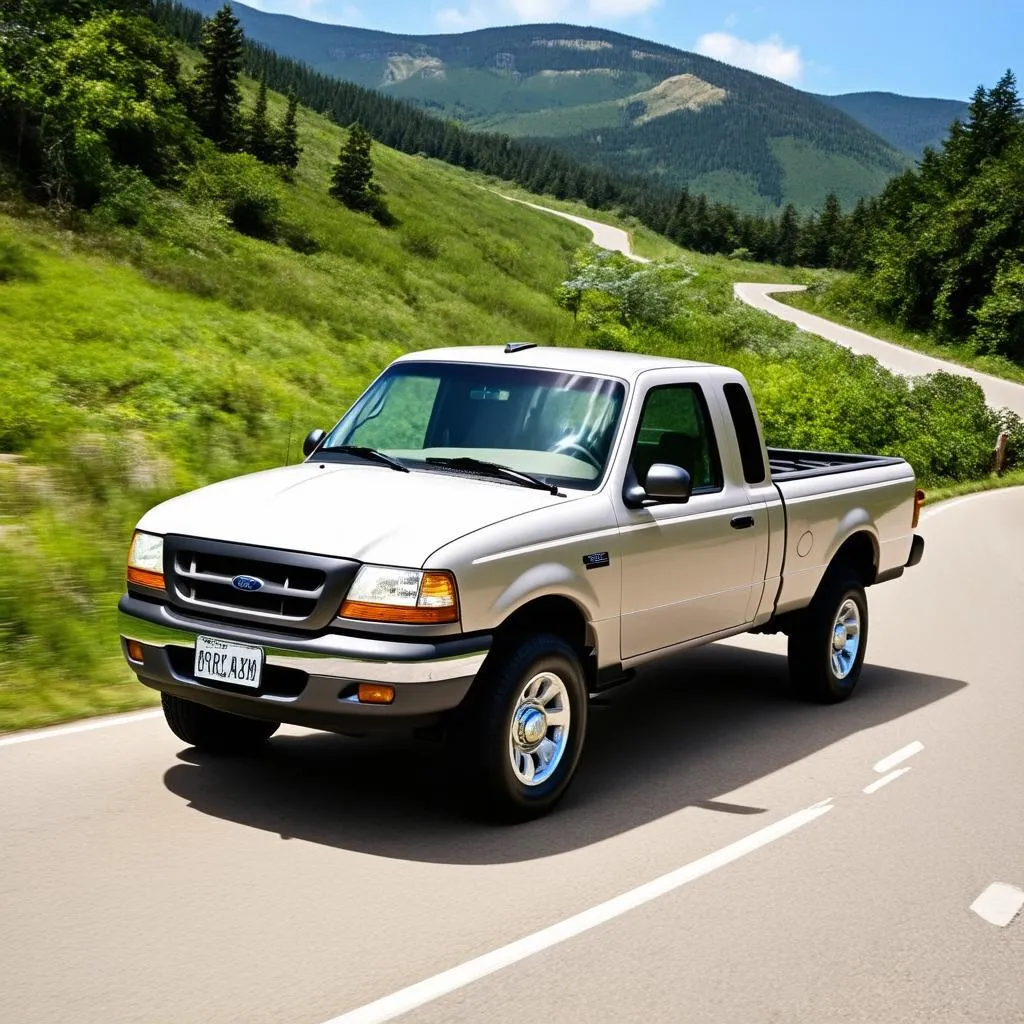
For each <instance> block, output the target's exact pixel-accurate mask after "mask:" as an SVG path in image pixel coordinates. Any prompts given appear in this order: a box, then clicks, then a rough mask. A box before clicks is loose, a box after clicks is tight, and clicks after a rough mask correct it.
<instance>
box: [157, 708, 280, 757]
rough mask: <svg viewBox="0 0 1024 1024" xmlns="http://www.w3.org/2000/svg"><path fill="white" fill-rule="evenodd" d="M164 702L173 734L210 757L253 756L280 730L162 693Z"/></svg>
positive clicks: (272, 725) (165, 712)
mask: <svg viewBox="0 0 1024 1024" xmlns="http://www.w3.org/2000/svg"><path fill="white" fill-rule="evenodd" d="M160 702H161V704H162V705H163V709H164V718H165V719H166V721H167V724H168V725H169V726H170V729H171V732H173V733H174V735H175V736H177V737H178V739H179V740H182V741H183V742H185V743H188V744H189V745H190V746H193V747H195V748H196V749H197V750H202V751H205V752H206V753H210V754H248V753H251V752H252V751H254V750H258V749H259V748H260V747H261V746H262V745H263V744H264V743H266V742H267V740H269V739H270V737H271V736H273V735H274V733H275V732H277V730H278V723H277V722H264V721H261V720H259V719H256V718H243V717H242V716H241V715H232V714H229V713H228V712H226V711H216V710H214V709H213V708H208V707H206V706H204V705H203V704H196V703H195V702H194V701H191V700H183V699H182V698H181V697H175V696H173V695H171V694H169V693H162V694H161V695H160Z"/></svg>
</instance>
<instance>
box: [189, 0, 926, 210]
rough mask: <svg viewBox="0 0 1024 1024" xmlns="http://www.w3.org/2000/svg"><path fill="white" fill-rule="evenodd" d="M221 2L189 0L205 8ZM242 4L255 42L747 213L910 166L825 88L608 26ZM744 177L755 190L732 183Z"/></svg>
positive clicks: (866, 186)
mask: <svg viewBox="0 0 1024 1024" xmlns="http://www.w3.org/2000/svg"><path fill="white" fill-rule="evenodd" d="M220 3H221V0H189V5H190V6H192V7H194V8H196V9H197V10H200V11H202V12H203V13H205V14H210V13H212V11H213V10H214V9H215V8H216V7H218V6H219V5H220ZM235 10H236V13H237V14H238V16H239V17H240V19H241V21H242V24H243V25H244V27H245V31H246V35H247V36H248V37H249V38H250V39H253V40H255V41H257V42H260V43H263V44H264V45H266V46H268V47H270V48H272V49H274V50H276V51H277V52H278V53H281V54H284V55H286V56H289V57H294V58H296V59H298V60H302V61H305V62H306V63H308V64H310V65H311V66H312V67H314V68H315V69H316V70H318V71H320V72H323V73H325V74H329V75H333V76H335V77H337V78H341V79H344V80H346V81H351V82H356V83H358V84H360V85H363V86H368V87H371V88H375V89H379V90H381V91H383V92H385V93H387V94H388V95H390V96H394V97H396V98H399V99H404V100H409V101H412V102H415V103H417V104H419V105H421V106H423V107H425V108H426V109H427V110H429V111H430V112H432V113H435V114H437V115H439V116H445V117H449V118H454V119H457V120H459V121H461V122H463V123H465V124H466V125H468V126H469V127H472V128H477V129H481V130H483V129H486V130H489V131H498V132H503V133H506V134H508V135H512V136H516V137H530V138H539V139H543V140H545V141H547V142H551V143H554V144H556V145H557V146H558V147H559V148H561V149H563V150H564V151H566V152H568V153H570V154H571V155H572V156H573V157H574V158H575V159H577V160H579V161H580V162H582V163H585V164H591V165H598V166H601V167H604V168H606V169H608V170H610V171H612V172H614V173H615V174H618V175H634V174H641V175H645V176H647V177H648V178H650V179H652V180H654V181H656V182H658V183H660V184H664V185H667V186H670V187H673V188H676V187H680V186H682V185H687V186H689V187H691V188H692V189H694V190H696V189H698V188H700V189H707V190H708V194H709V195H710V196H711V198H714V199H723V200H728V201H732V202H737V203H740V204H741V205H742V207H743V208H744V209H746V210H747V211H750V212H756V211H760V210H762V209H773V208H776V207H779V206H783V205H785V204H786V203H789V202H792V203H794V204H795V205H796V206H797V207H798V208H800V209H803V210H810V209H812V208H815V207H818V206H820V205H821V203H822V201H823V200H824V198H825V196H826V195H827V194H828V192H830V191H835V192H836V193H837V194H838V195H839V198H840V199H841V200H842V201H843V203H844V204H845V205H847V206H852V205H853V203H854V202H855V201H856V200H857V199H859V198H861V197H865V196H869V195H872V194H874V193H875V192H877V191H878V190H879V188H880V187H881V186H882V185H884V184H885V182H886V181H887V180H888V179H889V178H890V177H892V176H893V175H894V174H896V173H897V172H899V171H900V170H902V169H904V168H905V167H906V166H908V165H909V159H908V158H907V157H906V156H905V155H904V154H902V153H900V152H898V151H897V150H896V149H894V148H893V147H892V146H890V145H889V144H888V143H887V142H885V141H884V140H883V139H882V138H880V137H879V136H878V135H875V134H874V133H873V132H872V131H870V130H868V129H867V128H865V127H864V126H863V125H862V124H860V123H858V122H856V121H854V120H853V119H851V118H849V117H847V116H846V115H845V114H844V113H842V112H841V111H840V110H838V109H836V107H835V106H833V105H828V104H825V103H822V102H820V101H819V99H818V98H816V97H813V96H811V95H809V94H807V93H803V92H800V91H798V90H796V89H792V88H790V87H789V86H786V85H783V84H781V83H780V82H776V81H774V80H772V79H769V78H764V77H762V76H760V75H756V74H752V73H751V72H748V71H743V70H741V69H739V68H734V67H731V66H728V65H725V64H722V63H720V62H718V61H714V60H711V59H709V58H707V57H702V56H699V55H697V54H692V53H686V52H684V51H681V50H676V49H673V48H671V47H666V46H661V45H660V44H656V43H652V42H648V41H645V40H641V39H636V38H632V37H630V36H624V35H620V34H618V33H614V32H609V31H605V30H603V29H592V28H586V29H584V28H580V27H578V26H570V25H532V26H517V27H513V28H502V29H485V30H482V31H478V32H468V33H463V34H457V35H436V36H408V37H406V36H399V35H389V34H387V33H382V32H373V31H367V30H364V29H354V28H346V27H343V26H339V25H321V24H316V23H314V22H309V21H303V20H301V19H298V18H292V17H286V16H283V15H276V14H267V13H265V12H261V11H256V10H253V9H252V8H249V7H246V6H244V5H242V4H235ZM790 140H792V141H793V142H794V143H795V144H796V145H795V147H794V146H793V145H790ZM777 144H781V145H782V146H783V147H784V148H785V149H786V152H785V154H784V155H780V154H779V153H778V152H777ZM793 158H795V159H796V160H797V161H798V163H799V166H798V167H797V166H794V164H793ZM723 175H724V176H725V177H724V178H723V177H722V176H723ZM736 176H745V179H746V181H747V182H748V183H749V185H750V187H744V188H736V187H735V184H736ZM720 186H721V188H720Z"/></svg>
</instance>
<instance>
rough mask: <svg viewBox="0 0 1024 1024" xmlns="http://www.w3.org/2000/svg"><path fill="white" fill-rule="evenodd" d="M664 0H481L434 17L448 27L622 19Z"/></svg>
mask: <svg viewBox="0 0 1024 1024" xmlns="http://www.w3.org/2000/svg"><path fill="white" fill-rule="evenodd" d="M660 5H661V0H491V2H485V0H478V2H472V3H470V4H469V5H468V6H466V7H445V8H442V9H441V10H439V11H437V12H436V13H435V15H434V20H435V21H436V22H437V24H438V26H439V27H440V28H442V29H445V30H446V31H466V30H467V29H473V28H482V27H483V26H485V25H508V24H510V23H513V22H552V21H570V22H576V21H585V20H588V19H591V18H603V19H606V20H609V21H618V20H620V19H624V18H635V17H638V16H639V15H641V14H647V13H649V12H650V11H653V10H654V8H655V7H658V6H660Z"/></svg>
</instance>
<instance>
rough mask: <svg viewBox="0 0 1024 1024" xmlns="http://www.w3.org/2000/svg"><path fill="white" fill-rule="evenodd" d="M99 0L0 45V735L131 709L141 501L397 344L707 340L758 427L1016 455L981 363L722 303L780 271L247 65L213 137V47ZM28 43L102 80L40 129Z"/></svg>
mask: <svg viewBox="0 0 1024 1024" xmlns="http://www.w3.org/2000/svg"><path fill="white" fill-rule="evenodd" d="M28 6H31V5H28ZM98 6H99V5H96V4H93V5H86V4H82V5H80V8H81V12H82V13H79V15H78V16H77V17H78V20H75V19H74V18H71V17H67V18H64V20H63V21H61V22H60V23H59V24H58V23H50V22H41V23H40V25H41V26H42V27H41V28H40V30H39V32H38V33H37V34H35V35H33V36H31V37H26V39H23V40H22V41H21V42H22V43H23V44H24V48H23V49H22V50H21V51H20V52H19V55H18V59H19V60H20V61H21V64H20V65H18V69H17V74H15V75H13V76H12V74H11V69H12V68H13V67H14V64H13V63H12V62H11V61H10V60H8V61H5V62H4V63H3V64H2V65H0V67H2V68H3V69H4V70H3V72H2V73H3V75H5V76H6V77H4V78H0V120H2V121H3V123H4V124H6V125H12V124H14V125H17V124H21V125H22V128H23V138H22V148H21V149H20V150H19V151H18V154H17V158H16V155H15V154H14V153H13V152H12V151H11V149H9V148H4V145H5V144H8V143H9V142H10V138H11V137H10V136H9V135H3V134H0V182H2V184H0V731H6V730H9V729H14V728H22V727H27V726H31V725H39V724H44V723H47V722H53V721H58V720H61V719H66V718H71V717H76V716H80V715H84V714H95V713H99V712H104V711H114V710H122V709H126V708H130V707H135V706H138V705H140V704H144V703H146V702H148V701H149V700H150V699H151V698H150V696H149V694H148V692H147V691H146V690H144V689H143V688H141V687H140V686H139V685H138V684H137V683H135V681H134V678H133V677H132V676H131V674H130V673H129V672H128V670H127V669H126V668H125V667H124V666H123V664H122V663H121V658H120V654H119V650H118V645H117V640H116V637H117V624H116V611H115V609H116V603H117V599H118V597H119V595H120V593H121V591H122V587H123V582H122V581H123V572H124V556H125V552H126V548H127V544H128V541H129V538H130V534H131V529H132V526H133V524H134V523H135V521H136V520H137V519H138V517H139V516H140V515H141V514H142V513H143V512H144V511H145V510H146V509H147V508H149V507H151V506H152V505H153V504H155V503H157V502H158V501H160V500H162V499H164V498H166V497H169V496H171V495H173V494H177V493H181V492H182V491H185V490H188V489H191V488H194V487H197V486H201V485H203V484H205V483H209V482H212V481H214V480H217V479H222V478H224V477H228V476H233V475H238V474H240V473H245V472H249V471H255V470H259V469H263V468H267V467H270V466H275V465H281V464H284V463H287V462H288V461H297V460H298V458H299V457H300V451H299V449H300V445H301V439H302V437H303V436H304V435H305V433H306V432H307V431H308V430H309V429H311V428H312V427H317V426H323V427H327V426H330V425H331V424H333V423H334V422H335V421H336V420H337V419H338V417H339V416H340V414H341V413H342V412H343V411H344V410H345V408H346V407H347V406H348V405H349V404H350V403H351V402H352V401H353V400H354V399H355V398H356V396H357V395H358V394H359V393H360V392H361V391H362V390H363V388H364V387H365V386H366V385H367V384H368V382H369V381H370V380H371V379H372V378H373V377H374V376H375V375H376V374H377V373H378V372H379V371H380V370H381V369H382V367H383V366H385V365H386V364H387V363H388V362H389V361H390V360H391V359H393V358H394V357H396V356H397V355H399V354H402V353H404V352H407V351H412V350H416V349H421V348H428V347H437V346H440V345H464V344H473V343H481V342H484V343H494V342H498V343H504V342H506V341H509V340H526V341H534V342H539V343H542V344H548V345H590V346H596V347H601V348H616V349H622V350H629V351H639V352H652V353H662V354H666V355H673V356H681V357H684V358H692V359H701V360H710V361H715V362H723V363H728V364H730V365H733V366H736V367H738V368H739V369H741V370H742V371H743V372H744V373H746V374H747V376H748V378H749V379H750V380H751V382H752V385H753V387H754V391H755V394H756V397H757V399H758V402H759V405H760V407H761V410H762V413H763V416H764V420H765V425H766V429H767V431H768V435H769V440H770V441H771V443H773V444H777V445H793V446H801V447H810V448H843V449H853V450H864V451H877V452H893V453H895V454H900V455H904V456H906V457H908V458H910V459H911V461H912V462H914V464H915V466H916V468H917V470H918V472H919V473H920V474H921V476H922V478H924V479H925V480H926V481H928V482H930V483H935V484H940V485H943V484H952V483H956V482H965V481H975V480H980V479H983V478H984V477H985V475H986V473H987V466H988V459H989V456H990V449H991V446H992V443H993V440H994V436H995V433H996V431H997V427H1002V426H1009V427H1010V428H1011V430H1012V431H1013V432H1014V433H1013V441H1012V444H1011V464H1016V465H1020V464H1021V463H1022V462H1024V435H1022V433H1021V428H1020V424H1019V422H1009V421H1004V420H1001V419H1000V418H999V417H998V416H997V415H996V414H994V413H992V412H991V411H989V410H987V409H986V408H985V406H984V402H983V401H982V399H981V393H980V391H979V390H978V389H977V388H975V387H974V386H973V385H972V384H971V383H970V382H967V381H962V380H958V379H957V378H952V377H947V376H944V375H939V376H937V377H935V378H931V379H928V380H926V381H924V382H922V383H920V384H918V385H915V386H911V385H908V384H907V383H906V382H904V381H902V380H900V379H898V378H895V377H893V376H892V375H890V374H888V373H886V372H885V371H883V370H881V369H879V368H878V366H877V365H876V364H875V363H874V362H873V361H871V360H868V359H859V358H857V357H854V356H852V355H850V354H849V353H847V352H845V351H842V350H838V349H836V348H833V347H832V346H830V345H827V344H826V343H824V342H821V341H818V340H816V339H813V338H810V337H808V336H805V335H801V334H799V333H798V332H796V331H795V330H793V329H792V328H790V327H789V326H788V325H786V324H783V323H781V322H780V321H777V320H775V319H773V318H770V317H767V316H764V315H762V314H760V313H758V312H756V311H754V310H751V309H748V308H746V307H743V306H740V305H738V304H736V303H735V302H733V300H732V296H731V284H732V282H733V281H735V280H740V279H745V280H772V281H778V280H780V279H781V280H786V279H787V278H788V279H791V280H792V279H793V277H792V275H791V274H790V272H789V271H786V270H783V269H780V268H778V267H765V266H761V265H758V264H752V263H745V262H743V261H742V260H741V259H738V258H735V259H727V258H725V257H723V256H704V255H700V254H696V253H686V252H683V251H682V250H675V249H671V248H668V249H665V250H663V251H662V255H663V256H664V257H665V258H664V259H663V260H662V261H661V262H659V263H658V264H655V265H653V266H650V267H640V266H637V265H635V264H632V263H629V262H628V261H626V260H624V259H619V258H617V257H610V256H607V255H606V254H603V253H599V252H597V251H596V250H594V249H593V248H591V247H589V246H586V245H585V244H583V243H584V241H585V238H586V232H584V231H583V230H582V229H580V228H577V227H575V226H573V225H571V224H569V223H567V222H564V221H561V220H558V219H556V218H552V217H548V216H545V215H543V214H540V213H535V212H532V211H530V210H526V209H523V208H522V207H520V206H517V205H515V204H512V203H508V202H507V201H505V200H503V199H501V198H500V197H498V196H495V195H493V194H489V193H488V191H487V190H486V188H485V187H482V186H485V185H486V181H485V180H484V179H482V178H481V177H479V176H473V175H470V174H468V173H466V172H465V171H464V170H462V169H459V168H455V167H451V166H449V165H447V164H445V163H442V162H440V161H438V160H433V159H427V158H423V157H418V156H409V155H406V154H402V153H398V152H396V151H394V150H391V149H388V148H386V147H383V146H380V145H377V146H372V147H370V148H369V149H368V147H367V142H366V139H365V138H363V137H359V136H358V133H356V132H353V131H348V130H346V129H343V128H340V127H339V126H338V125H336V124H334V123H332V122H331V121H330V120H329V119H328V118H326V117H324V116H322V115H320V114H315V113H312V112H311V111H309V110H308V109H305V108H304V107H303V106H302V105H301V104H295V103H294V102H293V103H291V104H289V100H288V99H287V98H286V97H285V96H283V95H281V94H279V93H276V92H274V91H273V90H270V89H268V90H266V91H265V93H264V90H262V89H261V88H260V85H259V83H257V82H256V81H253V80H251V79H242V78H236V79H235V82H236V84H237V86H238V93H237V100H233V101H232V102H231V103H229V112H228V117H227V119H226V121H225V118H224V117H222V116H221V117H220V119H219V121H218V122H217V123H219V124H221V125H223V124H224V123H230V124H234V125H235V126H236V128H235V133H234V134H229V135H228V136H226V137H224V138H222V139H221V141H219V142H218V141H215V140H214V139H213V138H211V133H213V134H215V133H216V131H217V130H218V129H214V128H212V127H211V125H212V124H213V123H214V122H213V121H212V120H204V119H203V118H204V117H205V116H206V115H201V114H197V113H196V112H197V111H202V110H206V111H207V112H209V110H210V109H212V108H211V106H210V105H209V104H206V105H205V106H203V105H196V103H195V99H196V95H197V94H196V89H197V88H198V86H197V83H201V82H202V81H203V80H204V79H203V74H204V67H208V64H207V65H204V63H203V62H204V61H207V62H209V60H210V56H209V53H205V54H199V55H197V54H196V53H195V52H193V51H180V50H176V49H174V48H173V47H172V48H169V49H168V48H167V45H168V44H166V41H165V40H163V39H162V38H161V37H160V36H159V35H158V34H155V33H154V30H153V29H152V26H151V25H150V24H149V22H148V21H147V19H146V18H145V17H144V16H143V15H133V14H130V13H129V14H125V13H124V12H123V11H121V10H106V11H99V12H97V10H96V8H97V7H98ZM109 6H110V7H115V6H117V5H116V4H113V3H112V4H110V5H109ZM46 9H47V10H50V9H51V8H49V7H47V8H46ZM67 9H70V10H72V12H74V11H76V10H79V7H78V6H76V5H71V6H70V8H67ZM62 17H63V16H62ZM228 27H229V28H230V26H228ZM47 33H49V35H47ZM40 39H42V40H43V41H44V42H46V45H47V46H52V47H55V48H56V49H57V50H59V51H61V52H63V50H61V48H64V49H65V50H67V52H68V53H69V54H70V53H71V52H72V51H74V54H75V56H74V59H71V57H69V58H68V61H67V62H66V63H65V64H64V65H62V67H63V68H64V70H63V71H62V72H61V76H60V82H58V81H56V80H52V79H51V80H50V81H51V84H52V85H54V86H56V85H59V84H60V83H62V82H63V83H65V84H66V85H67V88H68V90H73V91H74V95H85V96H91V95H95V94H102V95H105V96H106V97H107V100H106V101H105V102H104V103H103V104H97V105H96V106H95V107H89V106H85V107H72V108H71V109H68V110H57V111H55V112H53V116H54V117H57V116H61V117H64V118H65V122H64V123H63V129H62V131H61V133H60V134H59V135H58V136H56V137H54V136H49V135H47V134H46V133H47V132H49V131H50V130H51V128H52V124H51V121H50V120H48V117H49V115H47V117H43V116H42V113H43V112H45V111H44V109H43V108H45V109H46V110H48V109H49V108H48V107H47V104H49V103H50V102H51V99H50V98H49V94H48V93H47V92H46V90H45V89H43V90H41V91H40V90H39V89H36V87H35V86H36V82H35V79H34V78H33V75H34V74H35V72H34V71H33V68H35V67H36V66H37V64H38V63H39V61H38V59H37V58H38V53H35V56H33V53H34V51H33V50H32V47H33V46H38V45H41V44H40ZM69 39H74V40H75V41H76V42H75V45H74V46H72V45H71V44H70V43H69V42H68V40H69ZM47 40H49V41H47ZM30 44H31V45H30ZM90 47H92V49H90ZM108 49H113V50H114V51H116V53H117V54H118V55H119V58H120V59H121V61H122V63H120V64H118V63H117V62H114V63H111V62H110V61H108V59H107V50H108ZM228 49H230V47H228ZM140 54H146V55H148V56H146V58H145V61H144V63H145V66H146V70H147V74H145V75H143V74H140V68H139V67H138V66H137V65H135V64H133V63H132V61H133V60H136V59H140V60H141V59H142V58H141V57H140ZM50 56H51V57H52V56H53V54H51V55H50ZM34 62H35V63H34ZM39 66H40V67H41V68H42V70H41V71H40V72H39V73H40V74H41V75H44V76H45V75H48V74H51V73H52V64H51V62H50V60H49V59H48V60H47V61H44V62H42V63H41V64H40V65H39ZM159 68H165V69H170V70H169V71H168V72H167V73H168V74H169V75H171V77H170V78H169V79H167V80H165V81H164V83H163V84H164V85H166V86H167V88H166V89H165V88H163V86H161V84H160V75H161V74H162V72H160V71H159V70H158V69H159ZM111 69H113V70H114V71H115V72H116V79H117V80H116V82H110V81H108V80H107V78H106V77H104V76H107V75H109V74H110V73H112V70H111ZM154 69H157V70H154ZM76 75H77V76H79V77H78V80H77V84H76V83H75V82H72V78H73V77H74V76H76ZM90 76H91V77H90ZM206 77H207V80H211V81H212V80H213V79H214V78H215V77H216V76H212V75H207V76H206ZM65 80H66V81H65ZM217 80H218V81H221V82H223V79H222V78H220V79H217ZM168 82H170V83H171V84H170V85H168ZM174 83H177V84H176V85H175V84H174ZM171 85H173V86H174V87H173V88H171ZM229 92H230V90H227V91H226V92H225V93H224V95H227V94H228V93H229ZM118 97H120V98H118ZM146 97H148V99H147V98H146ZM189 97H191V99H190V98H189ZM40 105H41V106H40ZM231 111H234V115H232V113H231ZM140 119H141V120H140ZM289 121H291V122H292V124H293V127H294V137H293V138H292V140H291V143H289V152H293V153H297V154H298V156H297V159H296V161H295V162H294V165H292V163H291V161H290V160H289V161H282V160H279V159H276V158H275V159H270V160H268V159H266V157H267V156H268V155H269V154H279V153H280V152H281V150H280V149H279V148H277V144H275V146H274V147H273V148H271V149H270V150H269V151H264V153H263V156H264V157H265V158H264V159H261V157H260V155H258V154H257V153H255V152H246V151H244V149H245V147H246V146H249V147H250V148H251V149H255V148H256V147H255V146H254V145H253V139H254V138H259V137H260V136H259V134H258V133H254V131H253V125H254V124H260V123H263V124H266V125H271V126H276V129H275V130H276V131H277V132H280V134H278V135H277V136H276V138H277V139H278V140H280V139H281V138H282V137H283V136H284V134H285V129H286V126H287V125H288V123H289ZM247 125H248V130H246V126H247ZM354 136H355V142H353V138H354ZM262 137H263V138H264V139H266V138H267V133H264V134H263V136H262ZM225 139H229V140H230V141H225ZM155 140H162V141H160V143H159V145H157V142H156V141H155ZM44 142H45V143H46V144H45V145H44ZM51 143H52V144H51ZM129 143H130V145H129ZM53 144H57V147H58V149H60V148H61V147H63V150H62V151H63V157H62V159H61V161H60V162H53V161H54V160H55V156H54V152H55V150H54V145H53ZM154 147H155V148H154ZM342 152H347V153H348V154H350V158H351V160H352V173H347V172H346V173H343V174H339V171H338V168H339V159H338V158H339V154H340V153H342ZM143 157H145V158H146V159H145V160H143V159H142V158H143ZM356 172H358V173H356ZM368 172H371V173H369V174H368ZM339 179H340V181H341V183H342V186H341V188H340V189H339V188H338V187H336V188H335V196H336V198H332V196H331V194H330V192H331V189H332V185H333V186H337V185H338V182H339ZM353 182H354V183H355V185H353ZM371 185H372V186H374V187H373V188H370V186H371ZM58 186H59V187H58ZM353 187H355V189H356V192H355V194H356V195H357V196H358V194H359V190H360V189H362V190H363V192H362V195H363V196H364V198H366V197H370V198H373V199H377V200H380V199H381V198H382V197H383V196H386V201H387V211H388V217H387V218H386V220H387V224H388V226H385V224H383V223H382V218H381V217H378V216H376V214H375V210H374V209H372V208H368V207H367V206H366V205H365V204H363V203H362V202H361V201H360V202H353V203H346V202H345V201H344V199H345V197H348V198H352V196H353V194H354V193H353V191H352V189H353ZM339 191H341V192H343V193H344V195H338V192H339ZM337 199H342V200H343V201H341V202H339V201H337ZM664 244H665V245H667V243H664Z"/></svg>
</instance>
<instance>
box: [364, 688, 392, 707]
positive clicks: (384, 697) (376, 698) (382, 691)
mask: <svg viewBox="0 0 1024 1024" xmlns="http://www.w3.org/2000/svg"><path fill="white" fill-rule="evenodd" d="M359 703H360V704H394V703H395V688H394V687H393V686H381V685H380V684H379V683H360V684H359Z"/></svg>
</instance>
